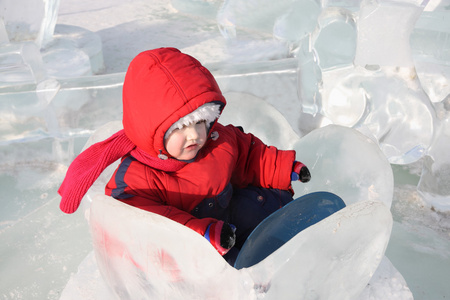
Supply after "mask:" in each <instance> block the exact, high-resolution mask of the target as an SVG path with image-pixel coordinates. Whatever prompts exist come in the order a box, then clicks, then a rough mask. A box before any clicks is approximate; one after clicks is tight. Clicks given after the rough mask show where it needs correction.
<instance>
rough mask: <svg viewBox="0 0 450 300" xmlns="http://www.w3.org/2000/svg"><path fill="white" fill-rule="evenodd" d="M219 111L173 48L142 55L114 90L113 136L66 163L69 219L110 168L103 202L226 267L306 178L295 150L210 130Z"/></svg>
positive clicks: (230, 130)
mask: <svg viewBox="0 0 450 300" xmlns="http://www.w3.org/2000/svg"><path fill="white" fill-rule="evenodd" d="M225 104H226V101H225V98H224V97H223V95H222V93H221V91H220V89H219V86H218V85H217V83H216V81H215V79H214V77H213V76H212V75H211V73H210V72H209V71H208V70H207V69H206V68H205V67H203V66H202V65H201V64H200V63H199V62H198V61H197V60H196V59H194V58H193V57H191V56H189V55H186V54H183V53H181V52H180V51H179V50H177V49H174V48H160V49H154V50H150V51H145V52H142V53H141V54H139V55H138V56H136V58H134V59H133V61H132V62H131V64H130V66H129V68H128V71H127V73H126V76H125V81H124V85H123V127H124V129H123V130H121V131H119V132H117V133H116V134H115V135H113V136H112V137H110V138H109V139H107V140H105V141H103V142H99V143H97V144H94V145H93V146H91V147H90V148H88V149H87V150H86V151H84V152H82V153H81V154H80V155H79V156H78V157H77V158H76V159H75V160H74V162H73V163H72V164H71V166H70V167H69V170H68V172H67V175H66V178H65V179H64V182H63V184H62V185H61V187H60V189H59V191H58V192H59V193H60V194H61V196H62V200H61V204H60V208H61V210H62V211H64V212H66V213H73V212H74V211H75V210H76V209H77V208H78V206H79V204H80V201H81V199H82V197H83V196H84V194H85V193H86V191H87V190H88V188H89V187H90V186H91V185H92V183H93V182H94V181H95V179H96V178H97V177H98V176H99V175H100V173H101V172H102V171H103V170H104V169H105V168H106V167H107V166H108V165H109V164H111V163H113V162H114V161H115V160H117V159H119V158H122V161H121V163H120V165H119V167H118V168H117V169H116V171H115V173H114V175H113V176H112V178H111V179H110V181H109V182H108V184H107V186H106V194H107V195H110V196H112V197H114V198H115V199H118V200H120V201H122V202H124V203H127V204H129V205H132V206H135V207H138V208H141V209H144V210H147V211H150V212H153V213H157V214H160V215H163V216H165V217H168V218H170V219H172V220H174V221H177V222H179V223H181V224H184V225H185V226H188V227H189V228H191V229H193V230H195V231H196V232H198V233H199V234H201V235H203V236H205V238H207V239H208V241H209V242H210V243H211V244H212V245H213V246H214V247H215V248H216V249H217V251H218V252H219V253H220V254H221V255H225V254H226V253H227V252H228V251H230V249H233V250H232V251H230V253H228V254H227V256H226V257H225V258H226V259H227V260H228V261H229V262H230V263H232V262H233V260H234V259H235V258H236V256H237V253H238V250H239V249H240V247H242V245H243V243H244V242H245V240H246V238H247V237H248V235H249V234H250V233H251V231H252V230H253V229H254V228H255V227H256V226H257V225H258V224H259V223H260V222H261V221H262V220H263V219H264V218H266V217H267V216H268V215H270V214H271V213H272V212H274V211H275V210H277V209H279V208H281V207H282V206H284V205H285V204H287V203H288V202H290V201H292V195H293V191H292V188H291V180H300V181H302V182H307V181H309V179H310V173H309V171H308V169H307V167H306V166H305V165H303V164H302V163H300V162H297V161H295V151H292V150H291V151H281V150H278V149H276V148H274V147H268V146H266V145H264V144H263V143H262V142H261V141H260V140H259V139H258V138H256V137H255V136H253V135H252V134H246V133H244V132H243V130H242V129H241V128H240V127H235V126H232V125H228V126H223V125H221V124H220V123H218V122H217V119H218V118H219V116H220V114H221V112H222V110H223V108H224V106H225Z"/></svg>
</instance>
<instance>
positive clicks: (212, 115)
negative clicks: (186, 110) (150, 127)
mask: <svg viewBox="0 0 450 300" xmlns="http://www.w3.org/2000/svg"><path fill="white" fill-rule="evenodd" d="M219 116H220V105H219V104H215V103H206V104H203V105H202V106H200V107H199V108H197V109H196V110H194V111H193V112H191V113H190V114H188V115H186V116H184V117H183V118H181V119H179V120H178V121H176V122H175V123H174V124H173V125H172V126H170V128H169V129H168V130H167V132H166V134H165V135H164V139H167V138H168V137H169V135H170V134H171V133H172V131H174V130H175V129H181V128H183V127H184V126H188V125H190V124H193V123H197V122H200V121H206V128H208V129H209V127H210V126H211V124H213V123H214V122H215V121H216V120H217V119H218V118H219Z"/></svg>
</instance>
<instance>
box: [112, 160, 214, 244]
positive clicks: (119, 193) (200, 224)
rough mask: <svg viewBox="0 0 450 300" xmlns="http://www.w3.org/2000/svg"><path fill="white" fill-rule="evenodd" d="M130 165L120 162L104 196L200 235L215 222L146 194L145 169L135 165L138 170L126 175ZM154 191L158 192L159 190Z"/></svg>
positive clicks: (124, 161) (129, 161) (125, 161)
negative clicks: (165, 219) (131, 185)
mask: <svg viewBox="0 0 450 300" xmlns="http://www.w3.org/2000/svg"><path fill="white" fill-rule="evenodd" d="M132 163H133V160H130V159H128V158H125V159H124V160H122V163H121V164H120V165H119V167H118V168H117V169H116V171H115V172H114V174H113V176H112V177H111V179H110V180H109V182H108V183H107V185H106V187H105V194H106V195H108V196H111V197H113V198H115V199H117V200H119V201H122V202H123V203H126V204H129V205H131V206H134V207H137V208H140V209H143V210H146V211H149V212H152V213H156V214H158V215H161V216H164V217H167V218H169V219H171V220H173V221H176V222H178V223H180V224H183V225H185V226H187V227H189V228H191V229H192V230H194V231H196V232H198V233H199V234H201V235H204V234H205V232H206V229H207V227H208V225H209V224H211V223H212V222H217V220H216V219H213V218H204V219H198V218H196V217H194V216H193V215H191V214H190V213H188V212H186V211H183V210H181V209H178V208H176V207H174V206H171V205H167V203H165V202H164V201H161V200H160V197H158V195H156V194H152V193H148V192H146V191H145V190H146V189H145V188H142V187H146V186H148V182H147V181H146V177H145V176H144V175H143V174H145V170H144V169H145V168H144V167H143V166H142V165H141V164H137V165H135V167H137V168H138V169H137V170H136V169H134V170H133V172H130V173H128V172H127V171H128V168H129V167H130V165H131V164H132ZM130 174H131V175H130ZM136 174H138V175H136ZM133 175H134V176H133ZM126 176H131V177H132V178H133V180H131V179H130V180H127V179H126ZM127 178H128V177H127ZM128 183H133V187H130V186H129V185H128ZM155 190H158V191H160V190H159V189H155ZM160 192H161V191H160Z"/></svg>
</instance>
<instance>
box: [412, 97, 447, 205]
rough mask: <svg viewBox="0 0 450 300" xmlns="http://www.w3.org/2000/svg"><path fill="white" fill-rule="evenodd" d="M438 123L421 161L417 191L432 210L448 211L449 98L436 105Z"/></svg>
mask: <svg viewBox="0 0 450 300" xmlns="http://www.w3.org/2000/svg"><path fill="white" fill-rule="evenodd" d="M437 107H438V115H439V116H440V123H439V127H438V130H437V133H436V137H435V139H434V141H433V143H432V144H431V146H430V148H429V149H428V152H427V155H426V156H425V158H424V160H423V169H422V174H421V176H420V182H419V184H418V186H417V189H418V191H419V193H420V195H421V196H422V198H423V199H424V200H425V202H426V203H427V204H428V206H430V207H432V208H433V209H434V210H438V211H441V212H449V211H450V155H449V153H450V97H447V99H446V100H444V101H442V103H441V104H439V105H437Z"/></svg>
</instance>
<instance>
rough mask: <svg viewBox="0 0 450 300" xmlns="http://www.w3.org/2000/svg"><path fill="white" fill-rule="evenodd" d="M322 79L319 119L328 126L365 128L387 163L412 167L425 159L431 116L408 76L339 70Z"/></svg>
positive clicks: (404, 72) (412, 75) (390, 71)
mask: <svg viewBox="0 0 450 300" xmlns="http://www.w3.org/2000/svg"><path fill="white" fill-rule="evenodd" d="M322 76H323V82H324V83H323V93H322V114H323V115H324V116H326V117H327V118H329V119H330V120H331V121H332V122H333V123H334V124H338V125H343V126H348V127H355V128H359V127H366V128H367V129H368V130H369V132H370V133H371V135H373V136H374V137H375V138H376V140H377V141H378V142H379V144H380V147H381V148H382V150H383V153H384V154H385V156H386V157H387V158H388V159H389V161H390V162H391V163H397V164H408V163H412V162H415V161H417V160H418V159H420V158H421V157H422V156H423V155H424V154H425V151H426V149H427V148H428V147H429V145H430V143H431V139H432V136H433V132H434V126H435V124H434V123H435V111H434V107H433V106H432V104H431V102H430V101H429V99H428V97H427V95H426V94H425V93H424V92H423V90H422V89H421V87H420V84H419V83H418V81H417V78H416V77H415V73H414V72H412V73H411V70H409V69H392V68H381V69H375V70H370V69H366V68H356V69H353V68H344V69H336V70H330V71H327V72H324V73H323V74H322ZM405 77H406V78H408V79H409V80H405V79H404V78H405ZM380 86H383V89H380V88H379V87H380ZM419 124H420V125H419Z"/></svg>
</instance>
